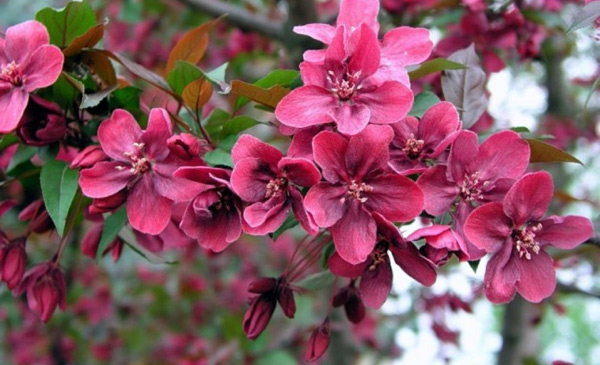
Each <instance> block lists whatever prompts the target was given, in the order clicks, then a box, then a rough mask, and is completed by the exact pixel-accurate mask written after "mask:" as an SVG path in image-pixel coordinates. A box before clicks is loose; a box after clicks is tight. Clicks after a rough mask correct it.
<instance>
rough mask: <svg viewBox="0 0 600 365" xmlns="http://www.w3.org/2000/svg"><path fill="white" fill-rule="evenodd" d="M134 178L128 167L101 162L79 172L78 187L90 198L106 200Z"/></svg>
mask: <svg viewBox="0 0 600 365" xmlns="http://www.w3.org/2000/svg"><path fill="white" fill-rule="evenodd" d="M134 177H135V175H133V174H132V173H131V171H130V170H129V167H128V166H123V164H122V163H120V162H116V161H110V162H107V161H103V162H98V163H96V164H95V165H94V166H93V167H92V168H89V169H84V170H82V171H81V176H80V177H79V186H81V190H82V191H83V193H84V194H85V195H86V196H88V197H90V198H106V197H108V196H111V195H113V194H116V193H118V192H119V191H121V190H123V189H124V188H125V187H126V186H127V184H128V183H129V182H130V181H131V180H133V178H134Z"/></svg>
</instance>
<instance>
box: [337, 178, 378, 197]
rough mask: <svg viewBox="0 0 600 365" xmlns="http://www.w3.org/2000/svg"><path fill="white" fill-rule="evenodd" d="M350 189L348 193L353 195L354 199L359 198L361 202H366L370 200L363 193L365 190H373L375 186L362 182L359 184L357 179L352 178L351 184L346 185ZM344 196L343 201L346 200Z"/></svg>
mask: <svg viewBox="0 0 600 365" xmlns="http://www.w3.org/2000/svg"><path fill="white" fill-rule="evenodd" d="M346 188H347V189H348V191H347V193H346V194H348V195H350V196H351V197H353V198H354V199H356V200H358V201H359V202H361V203H364V202H366V201H367V200H368V198H367V197H363V196H361V193H363V192H367V193H368V192H369V191H373V187H372V186H370V185H367V184H365V183H360V185H359V184H357V183H356V181H355V180H352V183H351V184H350V185H348V186H347V187H346ZM344 201H345V200H344V198H342V203H343V202H344Z"/></svg>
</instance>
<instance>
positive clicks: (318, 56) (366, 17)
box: [294, 0, 433, 87]
mask: <svg viewBox="0 0 600 365" xmlns="http://www.w3.org/2000/svg"><path fill="white" fill-rule="evenodd" d="M378 14H379V1H356V0H342V2H341V3H340V13H339V15H338V18H337V22H336V27H333V26H331V25H329V24H319V23H317V24H307V25H303V26H297V27H294V32H296V33H299V34H304V35H307V36H309V37H311V38H314V39H316V40H318V41H321V42H323V43H325V44H326V45H328V46H329V45H331V44H332V43H333V41H334V38H335V34H336V31H338V30H339V28H342V27H344V28H345V39H349V38H351V37H352V35H353V33H354V32H355V31H356V30H358V29H360V28H361V26H362V25H365V26H367V27H369V29H371V30H372V31H373V33H374V34H375V35H377V34H378V33H379V23H378V21H377V15H378ZM432 47H433V43H432V42H431V40H430V39H429V31H428V30H427V29H425V28H411V27H398V28H394V29H392V30H390V31H389V32H387V33H386V34H385V35H384V36H383V42H382V43H381V59H380V63H379V65H378V69H377V72H376V73H375V74H374V75H373V76H372V78H371V79H372V82H373V83H375V84H382V83H384V82H385V81H388V80H394V81H400V82H401V83H402V84H404V85H406V86H407V87H410V80H409V78H408V72H407V71H406V66H409V65H417V64H419V63H421V62H423V61H425V60H427V58H428V57H429V55H430V54H431V49H432ZM325 54H326V53H325V52H324V51H323V50H310V51H307V52H305V53H304V59H305V60H306V61H309V62H317V63H321V62H323V60H324V59H325V57H326V56H325Z"/></svg>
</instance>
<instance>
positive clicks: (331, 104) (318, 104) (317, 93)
mask: <svg viewBox="0 0 600 365" xmlns="http://www.w3.org/2000/svg"><path fill="white" fill-rule="evenodd" d="M337 104H338V101H337V100H336V98H335V97H334V96H333V94H332V93H331V92H330V91H329V90H327V89H324V88H322V87H319V86H314V85H307V86H301V87H299V88H297V89H294V90H292V91H291V92H290V93H289V94H287V95H286V96H285V97H284V98H283V99H281V101H280V102H279V104H277V108H276V109H275V116H276V117H277V119H279V121H281V123H283V124H285V125H288V126H291V127H296V128H305V127H309V126H311V125H317V124H324V123H329V122H331V121H332V119H331V117H330V116H329V113H331V111H332V110H333V109H334V108H335V107H337Z"/></svg>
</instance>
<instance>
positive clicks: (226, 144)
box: [217, 134, 239, 153]
mask: <svg viewBox="0 0 600 365" xmlns="http://www.w3.org/2000/svg"><path fill="white" fill-rule="evenodd" d="M238 139H239V136H238V135H237V134H231V135H229V136H227V137H225V138H223V139H222V140H221V141H219V144H218V145H217V147H219V148H220V149H222V150H223V151H225V152H228V153H230V152H231V150H233V146H235V143H236V142H237V140H238Z"/></svg>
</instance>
